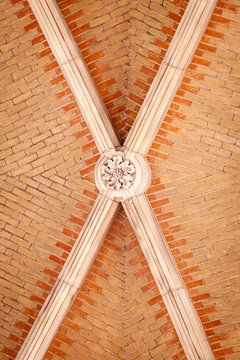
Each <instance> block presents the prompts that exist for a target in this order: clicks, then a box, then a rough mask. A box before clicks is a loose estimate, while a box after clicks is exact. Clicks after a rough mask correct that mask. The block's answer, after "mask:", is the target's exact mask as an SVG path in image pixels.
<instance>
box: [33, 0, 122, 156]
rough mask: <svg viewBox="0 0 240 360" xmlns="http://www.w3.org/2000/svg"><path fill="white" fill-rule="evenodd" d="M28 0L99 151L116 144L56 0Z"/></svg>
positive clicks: (117, 141)
mask: <svg viewBox="0 0 240 360" xmlns="http://www.w3.org/2000/svg"><path fill="white" fill-rule="evenodd" d="M29 4H30V6H31V8H32V10H33V12H34V14H35V16H36V18H37V21H38V23H39V25H40V27H41V29H42V31H43V33H44V35H45V37H46V39H47V41H48V43H49V46H50V48H51V50H52V52H53V54H54V56H55V58H56V60H57V62H58V65H59V66H60V68H61V70H62V73H63V75H64V77H65V79H66V81H67V83H68V85H69V87H70V89H71V91H72V93H73V96H74V98H75V100H76V103H77V104H78V107H79V109H80V111H81V114H82V115H83V117H84V120H85V121H86V123H87V125H88V127H89V129H90V131H91V134H92V136H93V138H94V141H95V143H96V145H97V148H98V150H99V152H100V153H102V152H103V151H106V150H109V149H111V148H115V147H116V146H119V140H118V138H117V136H116V134H115V131H114V129H113V126H112V124H111V121H110V118H109V115H108V112H107V110H106V107H105V105H104V103H103V102H102V99H101V97H100V96H99V94H98V92H97V89H96V87H95V85H94V83H93V80H92V78H91V75H90V74H89V72H88V70H87V67H86V65H85V63H84V61H83V59H82V57H81V55H80V52H79V49H78V47H77V45H76V44H75V41H74V39H73V37H72V34H71V33H70V31H69V29H68V27H67V24H66V23H65V20H64V18H63V16H62V14H61V12H60V10H59V9H58V6H57V4H56V2H55V0H29Z"/></svg>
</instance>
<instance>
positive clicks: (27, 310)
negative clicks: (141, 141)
mask: <svg viewBox="0 0 240 360" xmlns="http://www.w3.org/2000/svg"><path fill="white" fill-rule="evenodd" d="M57 2H58V5H59V7H60V8H61V11H62V13H63V15H64V17H65V19H66V21H67V23H68V25H69V28H70V29H71V31H72V34H73V36H74V38H75V40H76V41H77V43H78V45H79V48H80V50H81V52H82V55H83V57H84V59H85V62H86V63H87V66H88V68H89V70H90V72H91V74H92V76H93V78H94V81H95V82H96V86H97V88H98V90H99V92H100V93H101V96H102V97H103V99H104V102H105V104H106V107H107V109H108V111H109V114H110V116H111V119H112V121H113V124H114V126H115V128H116V130H117V132H118V134H119V136H120V138H121V141H123V140H124V138H125V137H126V134H127V132H128V130H129V128H130V127H131V125H132V123H133V121H134V119H135V117H136V114H137V112H138V110H139V108H140V105H141V103H142V101H143V99H144V97H145V95H146V92H147V90H148V88H149V86H150V84H151V82H152V80H153V78H154V76H155V74H156V71H157V69H158V66H159V64H160V63H161V61H162V58H163V56H164V54H165V52H166V50H167V48H168V46H169V44H170V41H171V39H172V37H173V35H174V32H175V30H176V27H177V24H178V23H179V21H180V19H181V16H182V14H183V12H184V9H185V7H186V5H187V1H178V0H170V1H165V0H164V1H153V0H139V1H127V0H126V1H125V0H119V1H112V0H90V1H81V2H80V1H77V0H58V1H57ZM239 12H240V10H239V4H238V1H237V0H229V1H227V0H226V1H222V0H220V1H218V3H217V7H216V10H215V12H214V15H213V16H212V19H211V22H210V23H209V25H208V28H207V29H206V32H205V34H204V37H203V39H202V41H201V44H200V45H199V47H198V49H197V51H196V53H195V56H194V59H193V61H192V63H191V65H190V66H189V68H188V70H187V73H186V76H185V77H184V79H183V82H182V84H181V86H180V88H179V91H178V93H177V95H176V97H175V98H174V101H173V102H172V104H171V108H170V110H169V112H168V114H167V116H166V117H165V119H164V122H163V124H162V126H161V129H160V130H159V133H158V135H157V137H156V139H155V141H154V144H153V146H152V148H151V150H150V152H149V155H148V159H149V161H150V164H151V168H152V184H151V187H150V189H149V191H148V196H149V199H150V201H151V204H152V206H153V208H154V211H155V213H156V216H157V218H158V221H159V224H160V226H161V228H162V230H163V232H164V234H165V237H166V239H167V241H168V243H169V246H170V248H171V250H172V253H173V255H174V256H175V259H176V261H177V264H178V266H179V268H180V271H181V273H182V275H183V278H184V280H185V282H186V285H187V286H188V288H189V291H190V295H191V297H192V300H193V302H194V304H195V306H196V308H197V310H198V312H199V315H200V317H201V320H202V322H203V325H204V327H205V330H206V333H207V336H208V339H209V341H210V344H211V346H212V348H213V350H214V352H215V357H216V359H217V360H239V356H240V348H239V336H240V333H239V323H240V317H239V310H238V309H239V241H238V238H239V207H238V200H239V190H238V188H239V145H240V140H239V139H240V137H239V119H240V114H239V107H238V105H239V91H240V88H239V57H240V55H239V53H240V51H239V50H240V49H239V36H240V34H239V25H238V24H239V21H240V13H239ZM0 26H1V29H0V30H1V31H0V43H1V52H2V54H1V64H0V67H1V74H0V87H1V89H0V98H1V104H0V116H1V123H0V150H1V152H0V154H1V159H0V166H1V167H0V181H1V195H0V224H1V243H0V286H1V288H0V353H1V355H0V359H1V360H10V359H14V358H15V356H16V353H17V351H18V349H19V347H20V344H21V343H22V342H23V340H24V338H25V337H26V334H27V332H28V331H29V329H30V327H31V325H32V323H33V321H34V319H35V317H36V316H37V313H38V312H39V310H40V308H41V306H42V303H43V302H44V300H45V298H46V296H47V294H48V293H49V291H50V289H51V287H52V285H53V283H54V281H55V279H56V277H57V275H58V273H59V271H60V269H61V267H62V265H63V263H64V262H65V259H66V258H67V255H68V253H69V251H70V250H71V247H72V245H73V244H74V240H75V239H76V237H77V235H78V233H79V231H80V229H81V227H82V225H83V223H84V221H85V219H86V217H87V215H88V213H89V212H90V210H91V207H92V205H93V202H94V199H95V197H96V187H95V184H94V176H93V172H94V167H95V164H96V161H97V159H98V153H97V150H96V147H95V145H94V143H93V140H92V138H91V135H90V133H89V130H88V128H87V126H86V124H85V122H84V119H82V117H81V114H80V113H79V110H78V109H77V106H76V104H75V102H74V100H73V98H72V95H71V92H70V90H69V88H68V86H67V84H66V82H65V80H64V78H63V76H62V74H61V71H60V69H59V68H58V66H57V64H56V62H55V59H54V57H53V55H52V53H51V50H50V49H49V47H48V44H47V42H46V40H45V38H44V36H43V34H42V32H41V30H40V28H39V27H38V24H37V22H36V20H35V18H34V16H33V14H32V12H31V10H30V8H29V6H28V2H27V1H26V0H2V1H1V2H0ZM79 354H81V358H82V359H84V358H86V359H108V358H109V359H115V358H120V359H121V358H123V359H129V360H130V359H141V360H143V359H175V360H180V359H185V357H184V355H183V354H182V350H181V346H180V344H179V341H178V339H177V337H176V334H175V332H174V329H173V326H172V324H171V321H170V320H169V317H168V314H167V313H166V309H165V307H164V304H163V302H162V300H161V297H160V295H159V293H158V290H157V289H156V286H155V284H154V282H153V279H152V276H151V274H150V271H149V268H148V266H147V264H146V261H145V259H144V258H143V255H142V253H141V250H140V248H139V245H138V243H137V241H136V239H135V238H134V236H133V234H132V231H131V229H130V228H129V224H128V223H127V221H126V218H125V216H124V213H123V212H121V213H120V214H119V216H118V218H117V219H116V221H115V223H114V225H113V227H112V229H111V231H110V233H109V235H108V237H107V239H106V241H105V243H104V245H103V248H102V250H101V252H100V254H99V256H98V258H97V260H96V262H95V264H94V266H93V268H92V270H91V272H90V274H89V276H88V278H87V280H86V282H85V284H84V286H83V288H82V289H81V290H80V291H79V294H78V296H77V299H76V301H75V303H74V305H73V307H72V308H71V310H70V312H69V314H68V316H67V317H66V319H65V321H64V323H63V325H62V326H61V328H60V330H59V332H58V334H57V336H56V338H55V339H54V341H53V343H52V346H51V348H50V349H49V352H48V355H47V356H46V359H52V358H53V359H59V358H66V359H72V360H73V359H74V360H75V359H79Z"/></svg>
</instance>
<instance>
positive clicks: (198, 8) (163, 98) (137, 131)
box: [124, 0, 216, 155]
mask: <svg viewBox="0 0 240 360" xmlns="http://www.w3.org/2000/svg"><path fill="white" fill-rule="evenodd" d="M215 4H216V0H192V1H190V2H189V4H188V6H187V8H186V10H185V13H184V15H183V17H182V20H181V22H180V24H179V26H178V28H177V31H176V33H175V35H174V37H173V40H172V42H171V44H170V46H169V48H168V51H167V53H166V55H165V57H164V59H163V62H162V64H161V66H160V68H159V70H158V72H157V74H156V76H155V78H154V81H153V83H152V85H151V86H150V89H149V91H148V93H147V96H146V98H145V100H144V102H143V104H142V106H141V108H140V110H139V113H138V115H137V117H136V120H135V122H134V124H133V126H132V128H131V129H130V131H129V133H128V135H127V138H126V140H125V143H124V146H125V147H126V148H127V149H130V150H132V151H134V152H137V153H141V154H143V155H147V153H148V151H149V149H150V147H151V145H152V142H153V141H154V138H155V136H156V134H157V132H158V130H159V128H160V126H161V123H162V121H163V120H164V116H165V115H166V113H167V111H168V109H169V106H170V104H171V101H172V100H173V97H174V96H175V94H176V92H177V89H178V87H179V86H180V83H181V80H182V78H183V76H184V73H185V70H186V68H187V66H188V65H189V63H190V60H191V59H192V57H193V54H194V51H195V50H196V48H197V45H198V43H199V41H200V39H201V37H202V35H203V32H204V30H205V28H206V25H207V23H208V21H209V18H210V16H211V14H212V11H213V9H214V6H215Z"/></svg>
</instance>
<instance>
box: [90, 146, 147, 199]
mask: <svg viewBox="0 0 240 360" xmlns="http://www.w3.org/2000/svg"><path fill="white" fill-rule="evenodd" d="M95 178H96V184H97V187H98V189H99V191H100V192H102V193H105V194H106V195H107V196H109V197H111V198H115V199H116V200H119V201H121V200H124V199H128V198H130V197H132V196H134V195H137V194H140V193H143V192H144V191H146V190H147V188H148V186H149V183H150V178H151V176H150V168H149V165H148V163H147V161H146V159H145V158H144V157H143V156H142V155H140V154H136V153H133V152H126V151H121V150H118V151H115V150H110V151H109V152H107V153H105V154H104V155H103V156H102V157H101V158H100V160H99V162H98V164H97V166H96V170H95Z"/></svg>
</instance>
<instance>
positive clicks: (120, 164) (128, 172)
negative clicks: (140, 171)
mask: <svg viewBox="0 0 240 360" xmlns="http://www.w3.org/2000/svg"><path fill="white" fill-rule="evenodd" d="M101 175H102V179H103V181H104V184H105V186H106V188H108V189H110V190H117V191H119V190H128V189H129V188H130V187H131V186H132V185H133V182H134V180H135V177H136V168H135V166H134V165H133V163H132V162H131V161H129V160H127V159H126V158H124V157H123V156H122V155H114V156H112V157H111V158H110V159H107V160H106V162H104V164H103V165H102V168H101Z"/></svg>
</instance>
